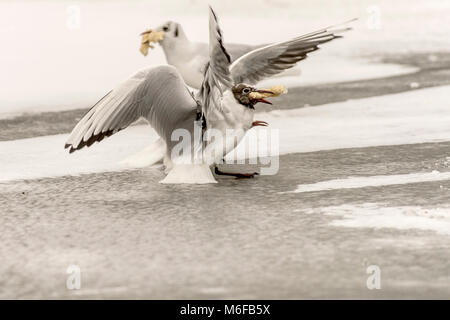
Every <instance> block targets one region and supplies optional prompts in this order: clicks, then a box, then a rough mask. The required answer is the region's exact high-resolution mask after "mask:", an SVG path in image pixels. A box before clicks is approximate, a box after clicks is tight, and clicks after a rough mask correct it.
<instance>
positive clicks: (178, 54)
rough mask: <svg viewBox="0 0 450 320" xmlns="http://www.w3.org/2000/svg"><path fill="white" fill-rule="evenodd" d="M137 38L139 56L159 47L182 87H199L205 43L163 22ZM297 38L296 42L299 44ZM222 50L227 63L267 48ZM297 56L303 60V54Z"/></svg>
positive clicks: (235, 46) (174, 24)
mask: <svg viewBox="0 0 450 320" xmlns="http://www.w3.org/2000/svg"><path fill="white" fill-rule="evenodd" d="M348 22H350V21H348ZM321 31H324V30H321ZM141 35H142V43H141V53H142V54H143V55H145V56H146V55H147V54H148V49H149V48H153V45H152V42H153V43H158V44H160V45H161V48H162V49H163V51H164V55H165V57H166V60H167V63H168V64H170V65H172V66H174V67H176V68H177V69H178V71H179V72H180V74H181V76H182V77H183V79H184V81H185V82H186V84H187V85H188V86H190V87H192V88H195V89H199V88H200V87H201V86H202V83H203V75H204V73H205V68H206V64H207V62H208V61H209V50H208V44H207V43H203V42H195V41H191V40H189V38H188V37H187V35H186V33H185V31H184V29H183V27H182V26H181V24H180V23H178V22H174V21H167V22H166V23H164V24H162V25H161V26H159V27H156V28H153V29H148V30H146V31H144V32H143V33H142V34H141ZM300 38H301V37H299V38H296V39H299V40H300ZM293 40H294V39H293ZM224 46H225V49H226V50H227V52H228V53H229V55H230V58H231V62H234V61H236V60H237V59H239V58H240V57H242V56H243V55H245V54H247V53H249V52H251V51H254V50H256V49H259V48H262V47H267V46H266V45H249V44H243V43H227V44H224ZM291 53H292V52H291ZM293 54H294V53H293ZM301 55H302V56H303V53H301ZM290 70H295V69H290ZM288 71H289V70H285V71H283V73H282V74H280V76H286V75H290V73H288ZM295 71H296V72H293V71H291V73H292V75H293V74H295V75H298V74H299V70H295ZM276 74H278V73H276ZM271 76H272V75H271Z"/></svg>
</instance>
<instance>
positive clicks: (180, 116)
mask: <svg viewBox="0 0 450 320" xmlns="http://www.w3.org/2000/svg"><path fill="white" fill-rule="evenodd" d="M346 30H348V28H345V29H330V28H325V29H321V30H318V31H316V32H312V33H309V34H306V35H303V36H301V37H297V38H294V39H291V40H288V41H284V42H279V43H276V44H271V45H268V46H265V47H261V48H258V49H256V50H253V51H251V52H249V53H247V54H245V55H243V56H241V57H240V58H238V59H237V60H236V61H234V62H232V60H231V57H230V54H229V53H228V51H227V49H225V47H224V41H223V34H222V31H221V29H220V27H219V23H218V20H217V15H216V14H215V12H214V11H213V9H212V8H211V7H210V10H209V50H208V51H209V62H207V64H206V67H205V73H204V76H203V82H202V85H201V87H200V90H199V91H198V92H197V93H196V95H194V94H193V93H192V92H190V91H189V88H188V87H187V86H186V82H185V81H184V80H183V77H182V75H181V72H180V71H179V70H177V68H175V67H174V66H170V65H163V66H157V67H150V68H145V69H143V70H140V71H138V72H137V73H136V74H135V75H133V76H132V77H131V78H130V79H128V80H126V81H125V82H123V83H122V84H120V85H119V86H118V87H116V88H115V89H113V90H112V91H110V92H109V93H108V94H106V95H105V96H104V97H103V98H102V99H100V101H98V102H97V103H96V104H95V105H94V106H93V107H92V108H91V109H90V110H89V111H88V112H87V113H86V115H85V116H84V117H83V118H82V119H81V120H80V121H79V122H78V124H77V125H76V126H75V128H74V129H73V130H72V132H71V133H70V135H69V137H68V139H67V142H66V144H65V148H67V149H69V152H70V153H72V152H75V151H77V150H80V149H82V148H84V147H89V146H91V145H92V144H94V143H95V142H100V141H102V140H103V139H104V138H106V137H109V136H111V135H113V134H115V133H117V132H119V131H121V130H123V129H125V128H127V127H128V126H130V125H131V124H132V123H134V122H135V121H137V120H138V119H140V118H144V119H146V120H147V121H148V122H149V124H150V125H151V126H152V127H153V128H154V129H155V131H156V132H157V133H158V135H159V137H160V140H159V142H158V143H159V144H163V146H164V148H163V149H164V154H163V155H161V160H163V162H164V165H165V167H166V170H165V172H166V173H167V175H166V177H165V178H164V179H163V180H162V181H160V182H161V183H216V182H217V181H216V180H215V178H214V176H213V175H212V171H211V169H212V168H213V167H214V169H215V173H216V174H225V175H236V176H238V177H241V174H233V173H227V172H221V171H220V170H218V169H217V167H216V166H215V164H216V163H218V162H219V161H220V160H221V159H223V157H224V156H225V155H226V154H228V153H229V152H230V151H232V150H233V149H234V148H235V147H236V146H237V144H238V143H239V142H240V140H241V139H242V138H243V137H244V135H245V133H246V132H247V131H248V130H249V129H251V128H252V127H254V126H265V125H267V123H265V122H263V121H253V117H254V113H255V105H256V104H257V103H269V104H271V103H270V102H269V101H267V100H265V99H263V98H260V97H259V96H258V95H256V96H257V97H259V98H253V97H255V95H254V94H253V93H259V94H269V95H270V94H271V93H272V92H270V91H269V90H265V89H257V88H255V87H254V85H255V84H256V83H257V82H259V81H260V80H262V79H264V78H267V77H270V76H272V75H274V74H277V73H280V72H282V71H283V70H286V69H288V68H291V67H292V66H294V65H295V64H296V63H297V62H298V61H300V60H302V59H305V58H306V57H307V54H308V53H310V52H313V51H316V50H317V49H318V46H319V45H320V44H323V43H326V42H329V41H331V40H334V39H337V38H340V37H341V36H340V35H338V33H340V32H342V31H346ZM199 122H200V123H201V125H200V127H201V131H202V134H201V135H200V137H204V136H208V134H207V132H208V130H210V129H214V130H215V132H220V133H221V134H222V135H223V139H222V140H221V141H214V142H210V143H208V144H207V147H208V146H209V147H210V146H212V149H213V150H214V152H213V153H212V155H213V156H211V157H206V158H202V162H200V163H196V162H194V161H192V162H191V163H185V162H183V161H179V160H180V159H181V158H182V155H181V156H180V155H179V154H177V153H176V152H175V150H178V147H179V141H178V140H176V139H173V136H174V132H176V131H177V130H178V131H179V130H181V131H183V132H185V133H188V135H189V136H191V137H192V136H194V137H195V135H196V130H197V128H198V123H199ZM196 125H197V127H196ZM229 130H232V132H233V134H229ZM233 130H234V131H233ZM235 132H237V134H235ZM183 139H184V138H183ZM203 141H205V140H201V141H196V140H195V139H194V140H192V141H191V144H190V146H189V148H190V150H192V152H193V153H196V152H197V149H196V148H197V147H198V146H199V145H202V144H203ZM206 141H208V139H206ZM218 142H220V143H218ZM194 149H195V150H194ZM202 152H203V151H202ZM202 155H203V154H202ZM184 160H185V159H184ZM249 176H252V174H250V175H249Z"/></svg>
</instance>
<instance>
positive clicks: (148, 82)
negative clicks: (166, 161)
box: [65, 66, 197, 153]
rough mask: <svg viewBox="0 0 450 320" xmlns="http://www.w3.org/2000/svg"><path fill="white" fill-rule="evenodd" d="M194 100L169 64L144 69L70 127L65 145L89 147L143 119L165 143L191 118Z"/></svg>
mask: <svg viewBox="0 0 450 320" xmlns="http://www.w3.org/2000/svg"><path fill="white" fill-rule="evenodd" d="M196 106H197V105H196V103H195V101H194V100H193V99H192V97H191V95H190V93H189V91H188V90H187V88H186V86H185V84H184V82H183V80H182V78H181V76H180V74H179V73H178V71H177V70H176V69H175V68H174V67H172V66H159V67H154V68H146V69H143V70H141V71H139V72H137V73H136V74H135V75H133V76H132V77H131V78H130V79H128V80H127V81H125V82H123V83H122V84H120V85H119V86H118V87H117V88H115V89H113V90H112V91H111V92H109V93H108V94H107V95H106V96H104V97H103V98H102V99H101V100H100V101H99V102H97V103H96V104H95V105H94V106H93V107H92V108H91V109H90V110H89V111H88V112H87V113H86V115H85V116H84V117H83V118H82V119H81V120H80V122H78V124H77V125H76V126H75V128H74V129H73V130H72V133H71V134H70V136H69V138H68V139H67V143H66V145H65V148H70V152H71V153H72V152H74V151H75V150H79V149H81V148H83V147H85V146H87V147H89V146H91V145H92V144H93V143H94V142H99V141H102V140H103V139H104V138H105V137H109V136H111V135H113V134H114V133H116V132H118V131H120V130H122V129H125V128H126V127H128V126H129V125H130V124H132V123H133V122H135V121H136V120H138V119H139V118H140V117H144V118H146V119H147V120H148V121H149V122H150V124H151V126H152V127H153V128H154V129H155V130H156V132H157V133H158V134H159V135H160V136H161V137H162V138H163V139H164V140H165V141H166V142H167V141H168V139H170V136H171V134H172V132H173V130H175V129H177V128H178V127H179V126H180V124H181V123H184V121H187V120H189V119H191V118H192V121H194V119H195V114H196Z"/></svg>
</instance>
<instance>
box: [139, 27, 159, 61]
mask: <svg viewBox="0 0 450 320" xmlns="http://www.w3.org/2000/svg"><path fill="white" fill-rule="evenodd" d="M140 35H141V36H142V39H141V48H140V51H141V53H142V54H143V55H144V56H146V55H147V54H148V48H151V49H153V48H154V47H153V46H152V45H151V43H152V42H154V43H158V42H160V41H162V40H163V39H164V31H154V30H151V29H148V30H145V31H144V32H142V33H141V34H140Z"/></svg>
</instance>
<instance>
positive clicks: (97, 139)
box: [64, 129, 122, 153]
mask: <svg viewBox="0 0 450 320" xmlns="http://www.w3.org/2000/svg"><path fill="white" fill-rule="evenodd" d="M120 130H122V129H119V130H108V131H105V132H101V133H99V134H96V135H93V136H91V137H90V138H89V139H88V140H87V141H84V140H82V141H81V142H80V144H79V145H78V146H77V147H76V148H74V147H73V145H71V144H66V145H65V146H64V149H67V148H69V147H70V150H69V153H74V152H75V151H77V150H80V149H83V148H84V147H88V148H89V147H90V146H92V145H93V144H94V143H95V142H100V141H102V140H103V139H105V138H107V137H110V136H112V135H113V134H114V133H116V132H119V131H120Z"/></svg>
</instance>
